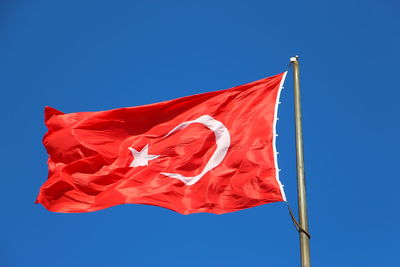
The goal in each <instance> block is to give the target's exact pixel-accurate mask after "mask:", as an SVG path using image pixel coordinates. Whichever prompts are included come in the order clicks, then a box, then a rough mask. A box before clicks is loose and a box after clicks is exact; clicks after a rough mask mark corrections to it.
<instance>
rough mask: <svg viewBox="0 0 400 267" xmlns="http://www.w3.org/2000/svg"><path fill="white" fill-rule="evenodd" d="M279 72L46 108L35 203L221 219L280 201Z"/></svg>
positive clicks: (52, 208) (54, 207)
mask: <svg viewBox="0 0 400 267" xmlns="http://www.w3.org/2000/svg"><path fill="white" fill-rule="evenodd" d="M285 75H286V73H281V74H278V75H275V76H272V77H269V78H264V79H261V80H258V81H255V82H252V83H249V84H245V85H241V86H237V87H233V88H231V89H227V90H222V91H216V92H210V93H204V94H199V95H194V96H188V97H183V98H179V99H175V100H170V101H165V102H161V103H156V104H151V105H145V106H139V107H130V108H120V109H114V110H109V111H99V112H78V113H69V114H64V113H62V112H60V111H57V110H55V109H53V108H50V107H46V109H45V123H46V126H47V128H48V132H47V133H46V135H45V136H44V138H43V144H44V146H45V147H46V149H47V152H48V154H49V159H48V165H49V177H48V180H47V181H46V182H45V184H44V185H43V186H42V187H41V189H40V193H39V196H38V198H37V203H41V204H43V205H44V206H45V207H46V208H47V209H48V210H50V211H56V212H89V211H96V210H100V209H104V208H108V207H111V206H114V205H119V204H125V203H135V204H148V205H155V206H160V207H165V208H168V209H171V210H174V211H177V212H179V213H183V214H190V213H196V212H211V213H217V214H221V213H226V212H232V211H236V210H240V209H244V208H249V207H254V206H257V205H261V204H264V203H270V202H275V201H283V200H285V196H284V192H283V189H282V185H281V183H280V182H279V177H278V166H277V161H276V149H275V124H276V114H277V106H278V105H277V103H278V100H279V94H280V89H281V87H282V84H283V81H284V77H285Z"/></svg>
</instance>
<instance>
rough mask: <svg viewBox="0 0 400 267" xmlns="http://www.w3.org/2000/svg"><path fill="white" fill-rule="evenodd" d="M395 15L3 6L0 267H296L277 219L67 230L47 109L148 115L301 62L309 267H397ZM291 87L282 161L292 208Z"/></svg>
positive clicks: (292, 245) (275, 207)
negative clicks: (52, 208)
mask: <svg viewBox="0 0 400 267" xmlns="http://www.w3.org/2000/svg"><path fill="white" fill-rule="evenodd" d="M399 12H400V3H399V2H398V1H396V0H381V1H377V0H376V1H353V0H346V1H344V0H338V1H291V0H288V1H234V0H230V1H208V0H205V1H161V0H159V1H144V0H142V1H50V0H48V1H17V0H13V1H11V0H10V1H6V0H3V1H1V3H0V88H1V100H2V101H1V103H2V104H1V106H0V109H1V114H2V123H1V140H2V149H1V151H2V152H1V154H0V157H1V162H2V175H1V186H0V193H1V194H0V201H1V219H0V266H2V267H3V266H4V267H12V266H18V267H30V266H38V267H54V266H57V267H58V266H60V267H63V266H65V267H67V266H68V267H71V266H139V267H141V266H143V267H149V266H150V267H153V266H174V267H180V266H182V267H186V266H194V267H196V266H212V267H213V266H229V267H231V266H232V267H233V266H251V267H253V266H254V267H258V266H260V267H261V266H273V267H278V266H298V265H299V248H298V234H297V232H296V231H295V230H294V227H293V225H292V222H291V220H290V218H289V215H288V211H287V208H286V205H285V204H284V203H273V204H267V205H263V206H259V207H256V208H252V209H247V210H243V211H239V212H234V213H230V214H225V215H213V214H194V215H189V216H184V215H180V214H177V213H174V212H172V211H170V210H166V209H163V208H159V207H153V206H145V205H120V206H116V207H113V208H109V209H106V210H102V211H98V212H93V213H85V214H59V213H52V212H49V211H47V210H45V209H44V208H43V207H42V206H41V205H35V204H34V201H35V198H36V196H37V193H38V191H39V187H40V186H41V185H42V184H43V182H44V181H45V180H46V178H47V165H46V159H47V154H46V151H45V149H44V148H43V146H42V144H41V138H42V136H43V134H44V133H45V132H46V128H45V126H44V124H43V108H44V106H45V105H49V106H52V107H55V108H57V109H60V110H62V111H63V112H78V111H97V110H107V109H112V108H118V107H126V106H135V105H143V104H148V103H153V102H159V101H163V100H168V99H173V98H177V97H181V96H186V95H191V94H196V93H201V92H207V91H212V90H220V89H225V88H229V87H232V86H236V85H239V84H243V83H247V82H250V81H253V80H257V79H260V78H263V77H266V76H270V75H273V74H277V73H280V72H282V71H284V70H285V69H286V67H287V64H288V61H289V58H290V57H291V56H294V55H296V54H298V55H300V57H301V58H300V59H301V79H302V80H301V85H302V97H303V119H304V125H303V127H304V141H305V157H306V175H307V185H308V187H307V189H308V201H309V215H310V216H309V219H310V222H309V223H310V232H311V234H312V239H311V252H312V255H311V256H312V263H313V266H324V267H330V266H332V267H337V266H340V267H345V266H363V267H368V266H371V267H377V266H388V267H390V266H399V265H398V264H399V259H398V252H399V250H400V244H399V241H398V240H399V239H400V232H399V226H398V223H399V221H400V215H399V212H398V210H399V200H398V192H399V188H400V175H399V166H400V163H399V160H400V158H399V150H400V146H399V136H400V124H399V115H400V105H399V98H400V88H399V75H398V68H399V62H400V53H399V47H400V16H399ZM291 77H292V73H289V75H288V79H287V81H286V85H285V89H284V91H283V93H282V105H281V107H280V120H279V125H278V133H279V138H278V144H277V145H278V150H279V151H280V158H279V162H280V167H281V169H282V173H281V175H282V177H281V179H282V182H283V183H284V184H285V189H286V193H287V196H288V199H289V201H290V202H291V204H292V206H293V207H296V178H295V154H294V135H293V98H292V89H293V87H292V78H291Z"/></svg>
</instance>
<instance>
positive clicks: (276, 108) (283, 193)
mask: <svg viewBox="0 0 400 267" xmlns="http://www.w3.org/2000/svg"><path fill="white" fill-rule="evenodd" d="M286 74H287V71H285V72H284V73H283V76H282V79H281V82H280V84H279V89H278V93H277V95H276V102H275V110H274V122H273V130H272V131H273V133H272V135H273V140H272V147H273V152H274V164H275V179H276V182H277V183H278V185H279V189H280V191H281V195H282V198H283V201H287V200H286V194H285V191H284V189H283V184H282V182H281V181H280V179H279V171H280V170H279V166H278V153H277V150H276V137H277V133H276V125H277V121H278V110H279V103H280V97H281V92H282V89H283V84H284V83H285V79H286Z"/></svg>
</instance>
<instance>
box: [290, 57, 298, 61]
mask: <svg viewBox="0 0 400 267" xmlns="http://www.w3.org/2000/svg"><path fill="white" fill-rule="evenodd" d="M298 60H299V56H295V57H291V58H290V62H295V61H298Z"/></svg>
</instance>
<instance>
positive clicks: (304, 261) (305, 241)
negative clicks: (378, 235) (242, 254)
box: [290, 56, 311, 267]
mask: <svg viewBox="0 0 400 267" xmlns="http://www.w3.org/2000/svg"><path fill="white" fill-rule="evenodd" d="M298 59H299V57H298V56H296V57H292V58H290V62H291V63H292V64H293V82H294V116H295V121H296V163H297V197H298V209H299V219H300V227H301V228H302V231H299V235H300V255H301V266H302V267H310V266H311V263H310V244H309V240H310V238H309V235H308V217H307V200H306V181H305V180H306V179H305V175H304V155H303V128H302V121H301V102H300V73H299V60H298Z"/></svg>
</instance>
